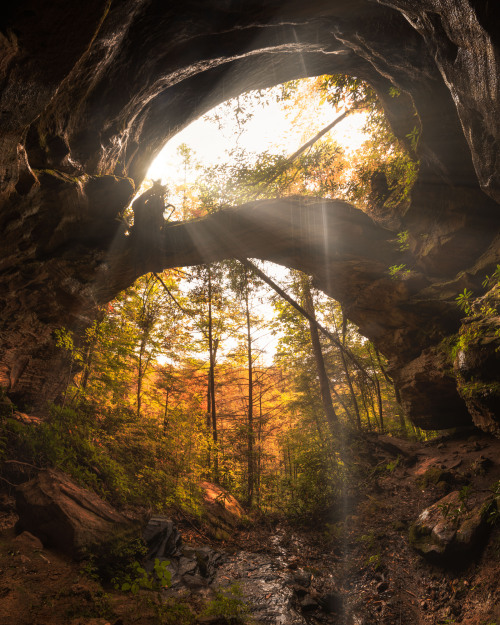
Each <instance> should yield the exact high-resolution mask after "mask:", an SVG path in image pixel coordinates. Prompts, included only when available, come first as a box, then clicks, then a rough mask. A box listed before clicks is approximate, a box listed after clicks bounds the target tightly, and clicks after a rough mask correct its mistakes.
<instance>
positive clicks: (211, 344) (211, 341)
mask: <svg viewBox="0 0 500 625" xmlns="http://www.w3.org/2000/svg"><path fill="white" fill-rule="evenodd" d="M215 349H216V347H215V344H214V339H213V320H212V272H211V269H210V265H208V351H209V358H210V370H209V375H208V378H209V395H210V398H209V400H207V401H209V405H210V410H209V417H208V418H210V419H211V423H212V442H213V460H214V480H215V481H216V482H217V481H218V479H219V455H218V452H217V413H216V408H215ZM208 418H207V421H208Z"/></svg>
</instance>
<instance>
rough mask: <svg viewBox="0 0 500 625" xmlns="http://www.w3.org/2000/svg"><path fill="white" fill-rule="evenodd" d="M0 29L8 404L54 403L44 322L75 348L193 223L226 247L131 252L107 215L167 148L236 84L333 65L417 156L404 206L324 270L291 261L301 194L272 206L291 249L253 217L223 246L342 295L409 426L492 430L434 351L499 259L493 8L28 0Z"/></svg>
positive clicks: (56, 361) (0, 273) (2, 367)
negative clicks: (67, 333)
mask: <svg viewBox="0 0 500 625" xmlns="http://www.w3.org/2000/svg"><path fill="white" fill-rule="evenodd" d="M0 28H1V30H0V85H1V88H0V110H1V117H0V123H1V132H0V228H1V231H2V251H1V254H0V384H1V385H2V386H3V387H5V388H7V389H8V391H9V393H10V394H11V396H12V397H13V398H14V399H15V400H16V402H17V403H18V405H19V406H20V407H21V408H22V409H26V410H28V409H29V410H35V411H38V412H40V413H43V410H44V406H45V404H46V401H47V400H48V399H54V398H56V397H57V395H58V393H59V392H60V391H61V388H62V385H63V383H64V380H65V375H66V374H67V372H68V365H69V363H68V361H67V359H66V357H65V356H64V354H62V353H61V352H60V351H59V350H58V349H56V347H55V341H54V330H56V329H57V328H60V327H62V326H64V327H66V328H68V329H69V330H72V331H73V332H75V334H76V336H78V334H80V333H82V332H83V331H84V330H85V328H86V327H88V325H89V324H90V323H91V322H92V320H93V318H94V316H95V314H96V310H95V305H96V304H101V303H103V302H105V301H107V300H108V299H109V298H110V297H113V295H115V294H116V292H117V290H118V289H119V288H123V287H125V286H128V285H129V284H131V283H132V282H133V281H134V280H135V279H136V278H137V277H138V276H139V275H140V274H141V273H142V272H144V271H148V270H150V269H151V268H154V269H161V268H162V267H165V266H171V263H172V262H174V259H175V262H179V263H181V262H186V263H188V262H199V259H200V250H199V249H195V248H193V245H192V242H193V240H189V239H188V238H187V237H186V234H187V233H188V232H189V231H190V229H191V228H192V227H193V228H194V230H192V231H191V232H192V233H193V232H194V233H196V232H205V233H206V232H207V229H208V230H210V228H212V235H214V234H215V235H217V236H216V237H215V238H216V239H217V240H218V241H219V242H220V241H223V242H228V241H229V234H230V233H228V232H226V231H224V230H223V229H221V226H222V225H223V224H222V223H221V222H223V221H224V218H218V217H214V218H213V219H208V220H207V221H206V222H204V223H205V225H203V224H196V225H194V226H190V225H189V226H188V225H181V224H179V225H178V226H174V227H173V229H171V230H170V229H169V230H166V231H165V237H164V246H162V247H161V248H160V247H159V246H156V249H154V250H152V251H151V253H150V254H149V257H148V258H144V250H143V249H138V247H137V246H134V245H133V242H132V241H131V240H130V239H131V238H130V237H126V236H125V227H124V226H123V223H122V222H121V219H120V217H121V215H122V212H123V209H124V208H125V206H126V205H127V204H128V202H129V201H130V199H131V197H132V195H133V193H134V189H135V188H137V185H138V184H139V183H140V182H141V180H142V179H143V177H144V175H145V172H146V171H147V168H148V166H149V164H150V162H151V161H152V159H153V158H154V157H155V156H156V154H157V153H158V151H159V150H160V149H161V147H162V146H163V144H164V143H165V141H166V140H167V139H168V138H170V137H171V136H173V135H174V134H175V133H176V132H177V131H178V130H179V129H181V128H182V127H184V126H185V125H186V124H188V123H189V122H190V121H191V120H193V119H195V118H196V117H197V116H199V115H200V114H202V113H204V112H205V111H206V110H208V109H209V108H211V107H212V106H214V105H216V104H218V103H219V102H221V101H223V100H224V99H227V98H228V97H231V96H234V95H237V94H239V93H241V92H242V91H244V90H246V89H251V88H261V87H266V86H270V85H273V84H277V83H279V82H282V81H284V80H289V79H292V78H299V77H302V76H313V75H318V74H324V73H336V72H341V73H347V74H351V75H354V76H358V77H360V78H363V79H364V80H367V81H368V82H370V84H372V86H373V87H374V88H375V90H376V91H377V93H378V94H379V97H380V99H381V102H382V104H383V105H384V108H385V110H386V113H387V116H388V119H389V121H390V123H391V124H392V126H393V129H394V132H395V134H396V135H397V136H398V138H399V139H400V140H401V141H402V142H403V143H405V144H406V145H407V147H408V148H409V149H410V150H413V152H414V156H415V157H418V158H419V160H420V169H419V176H418V179H417V181H416V184H415V187H414V189H413V192H412V197H411V200H410V203H409V206H404V207H399V208H397V207H396V209H391V211H390V215H389V217H390V218H388V216H387V214H386V213H387V211H384V210H383V209H381V210H377V207H376V206H375V207H373V206H372V209H371V214H372V216H373V218H374V219H375V222H373V221H371V219H370V218H369V217H366V224H365V225H360V223H359V222H360V219H358V218H354V217H353V220H352V221H351V224H350V226H349V227H346V228H345V229H344V231H343V245H340V247H337V248H332V253H331V254H330V255H327V257H326V258H325V254H324V253H322V254H320V253H318V249H319V248H318V249H317V250H316V251H314V250H312V248H311V246H309V248H310V249H311V250H312V252H313V253H311V254H309V255H308V254H307V253H304V249H305V247H307V246H308V241H307V237H308V236H309V234H310V232H311V229H310V228H309V226H308V225H307V224H306V223H305V222H303V221H301V217H302V216H304V215H305V212H304V210H303V205H302V204H301V203H300V202H296V204H295V205H294V204H293V202H292V203H291V204H286V207H287V208H288V209H290V210H291V213H290V215H289V219H288V222H287V223H288V225H289V226H291V225H294V227H295V228H296V235H297V236H296V237H295V239H294V241H293V243H294V245H296V244H297V243H298V242H299V243H300V244H298V245H296V248H294V249H292V248H290V246H288V248H287V246H286V242H284V241H283V240H282V241H281V244H280V245H279V246H277V247H275V241H274V240H273V239H272V237H270V236H269V232H271V231H272V223H270V220H269V219H267V218H265V215H261V217H262V219H261V220H260V221H256V222H255V223H254V224H253V226H251V227H250V226H249V227H248V230H247V233H246V235H244V236H243V238H240V239H239V242H241V241H246V244H247V245H246V248H245V250H246V252H247V253H248V254H251V253H252V254H254V256H256V257H259V256H260V257H262V258H270V257H272V258H273V260H277V261H278V262H282V263H285V264H290V265H291V266H294V267H297V268H299V269H303V270H305V271H307V272H309V273H311V274H312V275H313V276H314V279H315V281H316V283H317V285H318V286H319V287H320V288H323V289H324V290H325V291H326V292H327V293H329V294H330V295H333V296H334V297H337V298H338V299H339V300H340V301H341V302H342V304H343V305H344V309H345V310H346V311H347V314H348V316H349V318H350V319H352V320H353V321H354V322H355V323H357V324H359V326H360V328H361V331H362V332H363V333H364V334H366V336H368V337H369V338H371V339H372V340H373V341H374V342H375V344H376V345H377V346H378V348H379V349H380V350H381V351H382V352H383V353H384V354H385V355H386V356H387V357H388V358H389V360H390V366H391V372H392V375H393V376H394V378H395V379H396V381H397V382H398V381H399V382H398V383H399V384H400V386H401V396H402V399H403V403H404V404H405V406H406V408H407V410H408V412H409V414H410V415H411V416H412V418H413V420H414V422H415V423H417V424H418V425H420V426H421V427H426V428H433V429H436V428H442V427H450V426H451V425H458V424H461V423H465V422H466V421H469V420H470V418H469V413H472V416H473V418H474V421H475V422H476V423H477V424H479V425H480V426H481V427H484V428H485V429H489V430H493V429H495V427H497V426H496V425H495V423H497V422H496V421H495V416H494V413H495V410H496V408H495V406H496V404H495V406H493V407H492V404H491V402H489V401H487V402H483V401H479V400H478V398H477V396H476V397H474V398H473V400H471V399H470V398H468V397H466V394H464V392H463V390H460V393H459V392H458V391H457V388H456V377H457V375H459V373H457V371H456V370H454V369H453V362H452V361H451V360H450V361H449V362H447V363H443V358H442V357H441V355H440V354H439V349H438V346H439V345H440V344H442V341H443V339H446V338H447V337H451V336H453V335H456V333H457V332H458V330H459V328H460V323H461V322H460V317H461V316H463V314H460V311H459V310H458V309H457V307H456V304H455V298H456V296H457V295H458V293H460V292H462V291H463V289H464V288H467V289H470V290H472V291H473V292H474V296H480V295H482V294H483V293H484V292H485V288H484V287H483V286H482V284H483V281H484V277H485V275H486V274H489V275H491V273H492V271H493V270H494V269H495V267H496V264H497V263H498V262H500V251H499V245H498V241H499V238H498V230H499V218H498V215H499V212H498V201H499V200H500V165H499V162H500V160H499V141H500V136H499V135H500V130H499V128H500V126H499V124H498V119H499V110H498V109H499V94H500V81H499V80H498V75H499V37H498V32H499V11H498V9H497V8H496V4H495V3H492V2H489V3H484V2H483V3H478V2H472V0H459V1H456V0H411V1H410V0H383V1H382V0H380V1H379V2H374V1H369V0H356V1H350V2H346V1H345V0H313V1H312V2H309V3H307V4H306V5H304V4H303V3H296V2H292V1H291V0H290V1H288V0H278V1H277V2H273V3H269V2H263V1H262V0H254V1H252V2H251V3H250V4H249V5H246V6H245V9H244V10H242V9H241V8H240V7H239V5H237V4H234V3H222V2H218V1H216V0H210V1H209V2H208V3H206V4H204V6H203V7H202V8H200V5H199V3H197V2H194V1H192V0H187V1H186V2H183V3H182V5H177V6H175V7H173V6H170V5H169V4H165V3H162V2H160V1H159V0H154V1H153V2H146V1H145V0H138V1H136V0H134V1H132V0H125V1H124V2H120V3H111V4H109V3H107V2H104V0H92V1H91V2H90V3H87V4H86V5H85V9H84V10H82V9H81V7H80V6H77V5H76V4H75V5H73V4H67V3H66V4H60V3H53V2H49V1H48V0H42V1H37V2H34V1H28V2H24V3H20V4H17V5H13V6H12V8H10V9H9V10H8V11H6V12H4V13H3V15H2V23H1V25H0ZM390 87H396V88H397V89H398V90H399V91H400V92H401V96H399V97H397V98H393V97H390V95H389V89H390ZM414 129H416V130H417V131H418V135H419V140H418V143H417V145H416V146H414V145H412V144H411V142H410V140H409V138H408V135H409V134H410V133H412V132H413V130H414ZM306 204H307V202H306ZM294 206H295V209H296V210H295V212H294ZM248 209H249V207H245V209H244V210H245V211H246V210H248ZM308 211H309V212H310V209H308ZM271 222H272V219H271ZM335 223H336V222H335V220H333V221H332V224H330V225H329V224H328V223H326V224H325V223H321V222H319V221H318V222H317V231H318V233H321V232H323V233H325V232H326V235H325V236H326V240H330V239H333V238H334V237H335V230H334V226H335ZM368 223H371V224H372V225H371V226H368V225H367V224H368ZM381 223H383V224H384V225H385V226H388V227H389V229H384V228H383V227H382V226H381V225H380V224H381ZM247 226H248V224H247ZM214 229H215V231H214ZM217 229H218V230H217ZM391 229H392V230H391ZM398 231H407V232H408V241H409V250H408V251H407V252H405V254H404V258H403V257H402V256H401V253H400V254H399V256H398V254H397V248H394V247H393V250H392V251H390V250H389V247H390V241H391V240H393V241H394V240H395V239H396V234H397V232H398ZM173 234H175V235H176V236H177V235H179V237H180V238H179V240H180V241H182V247H183V249H180V248H179V247H178V246H177V244H176V240H177V239H176V238H173V237H172V235H173ZM318 240H319V238H318ZM263 242H266V245H267V249H263ZM363 248H364V249H363ZM223 249H225V250H226V253H227V255H230V256H231V255H233V256H234V255H235V251H234V249H231V246H226V247H223ZM360 249H361V251H363V254H361V255H360V254H359V250H360ZM353 250H355V251H354V252H353ZM365 250H366V253H364V252H365ZM238 253H241V249H239V250H238ZM394 257H395V259H394ZM181 258H184V261H181V260H180V259H181ZM402 262H403V263H405V264H406V265H407V267H408V268H409V270H410V271H409V274H408V275H406V276H405V277H404V278H400V279H398V280H393V281H391V280H390V278H389V277H388V275H387V271H388V269H389V266H390V265H391V264H396V265H398V264H400V263H402ZM370 264H372V265H373V270H371V271H370V270H368V269H369V265H370ZM384 272H385V273H384ZM339 276H340V277H339ZM346 276H347V277H348V280H346V279H345V278H346ZM481 349H482V347H481ZM474 359H475V360H477V358H476V355H475V356H474ZM443 367H446V370H444V369H443ZM476 377H477V376H476ZM479 382H481V379H480V380H479ZM487 382H488V380H486V379H485V383H487ZM425 396H427V397H428V399H425ZM430 398H435V399H436V401H434V400H433V399H430ZM464 400H465V401H464ZM495 401H496V400H495Z"/></svg>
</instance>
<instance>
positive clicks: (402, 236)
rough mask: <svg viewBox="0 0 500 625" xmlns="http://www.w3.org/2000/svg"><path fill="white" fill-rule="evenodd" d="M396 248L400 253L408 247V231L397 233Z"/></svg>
mask: <svg viewBox="0 0 500 625" xmlns="http://www.w3.org/2000/svg"><path fill="white" fill-rule="evenodd" d="M397 239H398V248H399V251H400V252H404V251H406V250H407V249H409V247H410V233H409V232H408V230H403V231H402V232H398V236H397Z"/></svg>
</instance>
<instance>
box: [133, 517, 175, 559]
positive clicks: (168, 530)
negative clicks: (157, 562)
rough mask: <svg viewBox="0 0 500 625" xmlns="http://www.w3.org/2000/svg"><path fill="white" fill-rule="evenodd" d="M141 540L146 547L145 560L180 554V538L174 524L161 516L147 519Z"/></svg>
mask: <svg viewBox="0 0 500 625" xmlns="http://www.w3.org/2000/svg"><path fill="white" fill-rule="evenodd" d="M142 538H143V540H144V542H145V543H146V545H147V547H148V555H147V558H148V559H149V560H154V559H155V558H159V559H162V558H169V557H170V556H174V555H177V554H179V553H180V548H181V544H182V538H181V535H180V534H179V532H178V530H177V528H176V527H175V525H174V522H173V521H172V520H171V519H169V518H167V517H163V516H155V517H151V519H149V521H148V523H147V525H146V527H145V528H144V530H143V533H142Z"/></svg>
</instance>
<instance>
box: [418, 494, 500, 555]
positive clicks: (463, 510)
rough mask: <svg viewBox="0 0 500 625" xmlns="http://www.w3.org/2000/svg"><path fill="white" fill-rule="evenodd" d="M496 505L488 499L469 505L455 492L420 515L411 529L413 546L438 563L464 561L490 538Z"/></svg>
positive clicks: (483, 498) (484, 498) (485, 497)
mask: <svg viewBox="0 0 500 625" xmlns="http://www.w3.org/2000/svg"><path fill="white" fill-rule="evenodd" d="M495 505H497V504H496V503H495V501H494V500H493V499H492V498H491V497H490V498H488V497H487V496H484V497H482V498H480V499H479V501H476V502H475V503H474V505H467V503H466V502H465V501H464V498H463V497H461V494H460V492H459V491H453V492H452V493H449V494H448V495H446V497H443V498H442V499H440V500H439V501H437V502H436V503H434V504H433V505H432V506H429V507H428V508H426V509H425V510H423V512H421V513H420V516H419V517H418V519H417V520H416V521H415V523H413V525H412V526H411V527H410V543H411V544H412V546H413V547H414V548H415V549H416V550H417V551H418V552H419V553H421V554H422V555H423V556H425V557H427V558H429V559H431V560H434V561H436V562H438V563H441V564H456V563H457V562H463V558H464V557H466V556H471V555H472V554H473V552H474V551H475V549H476V548H477V547H478V546H480V545H481V543H482V542H484V539H485V538H486V537H487V534H488V529H489V526H488V523H487V519H488V516H489V514H490V512H491V511H492V508H493V506H495Z"/></svg>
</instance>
